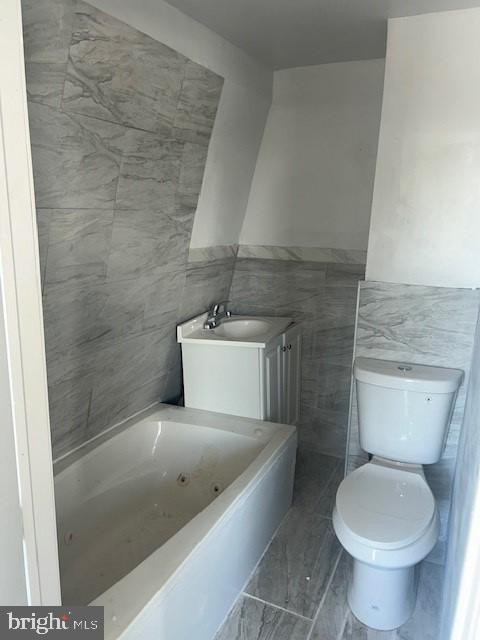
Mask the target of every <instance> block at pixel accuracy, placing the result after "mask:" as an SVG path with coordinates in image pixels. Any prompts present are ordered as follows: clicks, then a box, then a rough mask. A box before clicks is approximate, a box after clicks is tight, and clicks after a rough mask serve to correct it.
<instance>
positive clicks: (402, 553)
mask: <svg viewBox="0 0 480 640" xmlns="http://www.w3.org/2000/svg"><path fill="white" fill-rule="evenodd" d="M333 526H334V529H335V532H336V534H337V537H338V539H339V541H340V543H341V544H342V546H343V547H344V549H345V550H346V551H347V552H348V553H349V554H350V555H351V556H352V557H353V572H352V578H351V581H350V585H349V590H348V602H349V605H350V608H351V610H352V612H353V613H354V615H355V616H356V617H357V618H358V619H359V620H360V621H361V622H363V623H364V624H366V625H368V626H370V627H373V628H375V629H381V630H390V629H395V628H397V627H399V626H401V625H402V624H403V623H404V622H406V620H408V618H409V617H410V616H411V614H412V612H413V609H414V607H415V599H416V578H415V565H417V564H418V563H419V562H420V561H421V560H423V559H424V558H425V557H426V556H427V555H428V554H429V553H430V551H431V550H432V549H433V547H434V546H435V543H436V541H437V538H438V533H439V517H438V511H437V507H436V504H435V499H434V497H433V494H432V492H431V490H430V487H429V486H428V484H427V482H426V480H425V476H424V473H423V468H422V467H421V465H413V464H402V463H395V462H392V461H389V460H383V459H381V458H375V457H374V458H373V459H372V460H371V462H369V463H368V464H365V465H363V466H362V467H360V468H359V469H357V470H356V471H354V472H353V473H351V474H350V475H349V476H347V477H346V478H345V479H344V480H343V482H342V483H341V484H340V486H339V488H338V491H337V498H336V504H335V508H334V511H333Z"/></svg>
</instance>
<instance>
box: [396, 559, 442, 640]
mask: <svg viewBox="0 0 480 640" xmlns="http://www.w3.org/2000/svg"><path fill="white" fill-rule="evenodd" d="M443 580H444V567H442V566H440V565H436V564H433V563H431V562H423V563H422V564H421V565H420V577H419V584H418V594H417V603H416V606H415V611H414V613H413V616H412V617H411V618H410V620H409V621H408V622H406V623H405V624H404V625H402V626H401V627H400V629H398V630H397V636H396V637H397V638H398V639H399V640H437V638H438V634H439V628H440V615H441V610H442V589H443Z"/></svg>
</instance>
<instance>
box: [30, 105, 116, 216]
mask: <svg viewBox="0 0 480 640" xmlns="http://www.w3.org/2000/svg"><path fill="white" fill-rule="evenodd" d="M29 120H30V135H31V141H32V160H33V175H34V182H35V198H36V203H37V206H38V207H41V208H77V209H81V208H104V209H111V208H112V207H113V205H114V201H115V192H116V189H117V182H118V175H119V171H120V159H121V154H122V151H123V141H124V133H125V129H124V128H123V127H120V126H118V125H115V124H110V123H107V122H102V121H101V120H95V119H93V118H84V117H82V116H78V115H74V114H68V115H67V114H65V113H62V112H60V111H57V110H56V109H52V108H51V107H48V106H46V105H40V104H35V103H30V105H29Z"/></svg>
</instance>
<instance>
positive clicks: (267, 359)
mask: <svg viewBox="0 0 480 640" xmlns="http://www.w3.org/2000/svg"><path fill="white" fill-rule="evenodd" d="M284 355H285V347H284V335H280V336H278V337H277V338H274V339H273V340H272V342H270V343H269V345H268V346H267V348H266V349H265V355H264V370H263V373H264V391H263V393H264V397H263V406H264V415H263V419H264V420H270V421H271V422H283V420H284V413H285V412H284V404H285V403H284V390H283V368H284V367H283V359H284Z"/></svg>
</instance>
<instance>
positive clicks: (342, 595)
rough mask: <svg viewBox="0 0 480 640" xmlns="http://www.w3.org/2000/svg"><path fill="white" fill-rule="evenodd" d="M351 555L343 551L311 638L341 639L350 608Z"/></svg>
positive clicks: (316, 639) (315, 639)
mask: <svg viewBox="0 0 480 640" xmlns="http://www.w3.org/2000/svg"><path fill="white" fill-rule="evenodd" d="M350 566H351V558H350V556H349V555H348V554H347V553H345V551H342V554H341V556H340V560H339V562H338V565H337V567H336V569H335V573H334V575H333V578H332V581H331V583H330V586H329V588H328V591H327V593H326V596H325V599H324V601H323V602H322V604H321V606H320V609H319V611H318V613H317V617H316V619H315V623H314V625H313V629H312V635H311V636H310V640H339V638H340V636H341V634H342V633H343V630H344V628H345V624H346V620H347V616H348V614H349V608H348V604H347V588H348V580H349V577H350Z"/></svg>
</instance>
